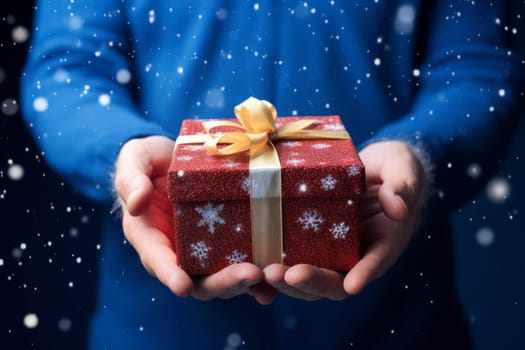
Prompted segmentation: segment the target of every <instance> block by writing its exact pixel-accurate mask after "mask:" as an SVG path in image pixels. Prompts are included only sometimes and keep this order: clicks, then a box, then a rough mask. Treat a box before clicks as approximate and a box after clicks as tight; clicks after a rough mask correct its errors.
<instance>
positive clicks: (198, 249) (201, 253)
mask: <svg viewBox="0 0 525 350" xmlns="http://www.w3.org/2000/svg"><path fill="white" fill-rule="evenodd" d="M190 247H191V256H193V257H196V258H197V259H198V260H199V263H200V264H201V266H202V267H204V266H206V265H207V264H208V257H209V255H208V253H209V252H210V250H211V248H210V247H208V246H207V245H206V243H204V242H203V241H199V242H196V243H191V244H190Z"/></svg>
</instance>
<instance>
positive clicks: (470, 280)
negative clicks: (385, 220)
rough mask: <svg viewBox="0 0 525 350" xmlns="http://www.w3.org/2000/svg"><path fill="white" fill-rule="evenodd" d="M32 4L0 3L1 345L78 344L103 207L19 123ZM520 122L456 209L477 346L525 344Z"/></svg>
mask: <svg viewBox="0 0 525 350" xmlns="http://www.w3.org/2000/svg"><path fill="white" fill-rule="evenodd" d="M514 2H515V5H516V6H515V13H513V18H514V20H515V21H514V22H515V23H513V27H509V28H508V30H511V31H512V32H513V33H515V34H516V35H515V37H516V40H517V41H521V42H520V46H521V49H522V53H523V52H524V51H525V40H524V36H523V34H524V33H522V32H523V31H524V30H525V27H524V26H523V25H522V22H523V19H522V16H525V11H524V10H525V3H524V1H522V0H520V1H517V0H516V1H514ZM32 11H33V7H32V2H31V1H19V2H7V1H3V2H2V4H1V5H0V34H1V39H0V108H1V109H0V219H1V220H0V296H1V297H0V348H1V349H81V348H82V346H83V345H84V344H85V337H86V331H87V326H88V318H89V316H90V315H91V313H92V312H93V310H94V305H95V302H96V301H95V288H96V283H97V280H96V276H97V262H98V260H99V259H100V257H99V249H100V245H99V238H100V237H99V236H98V231H99V230H98V226H99V224H100V222H99V220H98V216H99V215H100V214H101V209H100V208H98V207H97V206H96V205H95V204H94V203H91V202H89V201H87V200H86V199H84V198H82V197H81V196H80V195H78V194H76V193H74V192H73V191H72V190H71V188H69V187H68V186H67V184H65V183H63V182H62V180H61V179H60V177H58V176H57V175H55V174H54V173H53V171H51V170H50V169H49V168H48V166H47V164H46V163H45V160H44V157H43V155H42V154H41V152H40V151H39V150H38V148H37V147H36V145H35V143H34V142H33V140H32V139H31V137H30V135H29V134H28V132H27V130H26V128H25V126H24V124H23V121H22V118H21V115H20V109H19V93H18V90H19V77H20V74H22V68H23V65H24V62H25V58H26V51H27V49H28V46H29V39H30V35H31V34H30V32H31V21H32ZM523 124H525V123H522V125H521V126H520V128H519V130H518V131H517V134H516V137H515V139H514V142H513V146H512V148H511V149H510V151H509V153H508V154H507V155H506V156H505V158H503V159H502V167H501V170H500V171H499V172H498V173H497V175H496V176H495V177H494V178H493V179H492V181H491V182H490V183H489V184H488V185H487V187H486V189H485V191H484V192H483V193H480V194H479V196H478V197H477V198H475V199H474V200H473V201H472V202H471V203H469V204H468V205H466V206H465V207H463V208H461V209H460V210H458V211H457V212H456V213H455V214H454V223H455V229H456V237H455V253H456V263H457V273H456V278H457V282H458V284H459V288H460V295H461V298H462V300H463V303H464V307H465V310H466V314H467V317H468V320H469V324H470V327H471V330H472V334H473V336H474V339H475V343H476V345H477V348H478V349H487V350H488V349H525V253H524V251H525V218H524V217H523V215H524V214H523V213H522V208H523V207H524V205H525V199H524V198H525V184H524V179H525V166H524V165H525V159H523V158H525V155H523V153H524V152H525V125H523ZM65 151H67V150H65ZM479 171H482V169H478V168H476V166H475V165H473V166H472V167H471V168H469V169H468V172H469V174H470V175H471V176H473V177H475V176H476V174H479ZM444 336H446V335H444Z"/></svg>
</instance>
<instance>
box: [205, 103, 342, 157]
mask: <svg viewBox="0 0 525 350" xmlns="http://www.w3.org/2000/svg"><path fill="white" fill-rule="evenodd" d="M234 113H235V116H236V117H237V120H238V121H240V123H241V124H238V123H235V122H231V121H224V120H222V121H221V120H217V121H208V122H204V123H203V125H204V127H205V129H206V131H207V132H208V133H210V135H211V137H212V138H211V139H209V140H207V141H206V142H205V143H204V148H205V149H206V151H207V152H208V153H210V154H212V155H230V154H235V153H240V152H244V151H250V156H251V157H252V158H253V157H256V156H257V155H260V154H261V153H263V152H268V151H269V149H270V148H271V144H272V142H273V141H278V140H291V139H294V140H297V139H325V138H330V139H349V138H350V136H349V135H348V133H347V132H346V131H344V130H335V131H325V130H307V129H306V128H308V127H309V126H311V125H313V124H315V123H316V121H315V120H312V119H300V120H297V121H294V122H291V123H288V124H285V125H283V126H282V127H280V128H277V127H276V125H275V120H276V119H277V111H276V109H275V107H274V106H273V105H272V104H271V103H270V102H268V101H265V100H259V99H257V98H255V97H249V98H247V99H246V100H245V101H244V102H242V103H241V104H239V105H237V106H236V107H235V109H234ZM219 127H233V128H236V129H240V130H242V131H233V132H227V133H224V134H220V135H214V134H212V133H211V131H212V130H213V129H215V128H219ZM219 144H228V146H226V147H222V148H219Z"/></svg>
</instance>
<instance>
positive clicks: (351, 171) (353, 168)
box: [346, 165, 361, 176]
mask: <svg viewBox="0 0 525 350" xmlns="http://www.w3.org/2000/svg"><path fill="white" fill-rule="evenodd" d="M346 172H347V174H348V176H357V175H359V173H360V172H361V169H359V167H358V166H357V165H350V166H349V167H348V168H347V169H346Z"/></svg>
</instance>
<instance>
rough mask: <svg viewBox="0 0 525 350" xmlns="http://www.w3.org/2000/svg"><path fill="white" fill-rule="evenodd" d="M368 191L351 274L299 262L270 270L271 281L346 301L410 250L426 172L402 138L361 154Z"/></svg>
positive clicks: (292, 291)
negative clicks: (359, 252) (360, 252)
mask: <svg viewBox="0 0 525 350" xmlns="http://www.w3.org/2000/svg"><path fill="white" fill-rule="evenodd" d="M360 157H361V160H362V161H363V163H364V165H365V168H366V172H365V173H366V185H367V191H366V192H365V193H363V195H362V197H361V204H360V205H361V207H360V213H361V218H360V221H361V222H360V230H361V246H362V249H363V255H362V257H361V259H360V260H359V261H358V262H357V264H356V265H355V266H354V267H353V268H352V269H351V270H350V271H349V272H348V273H347V274H346V275H344V274H341V273H338V272H335V271H330V270H327V269H323V268H318V267H315V266H312V265H307V264H299V265H295V266H291V267H289V266H285V265H281V264H272V265H270V266H267V267H266V268H265V269H264V275H265V280H266V282H267V283H268V284H270V285H271V286H273V287H274V288H276V289H277V290H279V291H280V292H282V293H284V294H287V295H289V296H291V297H295V298H300V299H305V300H317V299H321V298H328V299H333V300H342V299H344V298H346V297H348V296H349V295H352V294H357V293H359V292H360V291H361V290H363V289H364V288H365V286H366V285H367V284H368V283H370V282H371V281H372V280H374V279H376V278H378V277H380V276H381V275H383V273H385V272H386V271H387V270H388V269H389V268H390V267H391V266H392V265H393V264H394V263H395V262H396V261H397V259H398V258H399V256H401V254H402V253H403V252H404V251H405V249H406V247H407V245H408V243H409V242H410V239H411V238H412V235H413V232H414V229H415V225H416V223H417V219H418V214H419V212H420V209H421V206H422V197H423V191H424V188H425V173H424V170H423V167H422V165H421V163H420V161H419V159H418V158H417V157H416V156H415V155H414V153H413V152H412V150H411V149H410V148H409V147H408V146H407V145H406V144H405V143H403V142H400V141H384V142H376V143H372V144H370V145H368V146H367V147H366V148H365V149H363V150H362V151H361V152H360Z"/></svg>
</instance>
